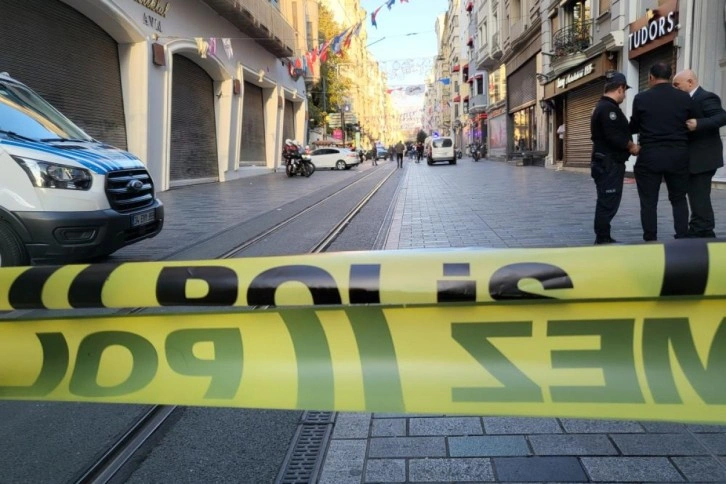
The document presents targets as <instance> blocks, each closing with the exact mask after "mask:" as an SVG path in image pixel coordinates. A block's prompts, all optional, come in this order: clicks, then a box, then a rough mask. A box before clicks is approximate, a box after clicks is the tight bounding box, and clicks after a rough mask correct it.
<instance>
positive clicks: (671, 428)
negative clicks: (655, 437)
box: [640, 422, 688, 434]
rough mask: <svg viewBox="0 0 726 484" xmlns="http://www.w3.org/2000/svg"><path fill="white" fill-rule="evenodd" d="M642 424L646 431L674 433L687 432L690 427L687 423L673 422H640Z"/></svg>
mask: <svg viewBox="0 0 726 484" xmlns="http://www.w3.org/2000/svg"><path fill="white" fill-rule="evenodd" d="M640 425H642V426H643V428H644V429H645V430H646V432H653V433H663V434H674V433H676V432H686V431H687V430H688V427H686V425H685V424H680V423H671V422H640Z"/></svg>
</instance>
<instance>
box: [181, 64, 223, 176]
mask: <svg viewBox="0 0 726 484" xmlns="http://www.w3.org/2000/svg"><path fill="white" fill-rule="evenodd" d="M169 177H170V179H171V181H178V180H194V179H199V178H218V177H219V165H218V161H217V130H216V122H215V117H214V82H213V81H212V78H211V77H209V74H207V73H206V71H205V70H204V69H202V68H201V67H199V66H198V65H197V64H195V63H194V62H193V61H191V60H189V59H187V58H186V57H184V56H181V55H179V54H174V61H173V71H172V87H171V166H170V168H169Z"/></svg>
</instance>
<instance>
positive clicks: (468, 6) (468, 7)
mask: <svg viewBox="0 0 726 484" xmlns="http://www.w3.org/2000/svg"><path fill="white" fill-rule="evenodd" d="M473 9H474V0H469V3H467V4H466V11H467V12H471V11H472V10H473Z"/></svg>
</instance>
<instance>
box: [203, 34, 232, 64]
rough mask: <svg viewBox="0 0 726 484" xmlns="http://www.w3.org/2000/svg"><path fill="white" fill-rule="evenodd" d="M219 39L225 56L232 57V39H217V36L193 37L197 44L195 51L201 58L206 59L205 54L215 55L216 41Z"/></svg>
mask: <svg viewBox="0 0 726 484" xmlns="http://www.w3.org/2000/svg"><path fill="white" fill-rule="evenodd" d="M218 40H220V41H221V43H222V48H223V49H224V53H225V54H227V58H228V59H231V58H232V57H234V50H233V49H232V40H231V39H228V38H222V39H218V38H217V37H209V38H204V37H194V42H195V43H196V44H197V52H198V53H199V56H200V57H201V58H202V59H206V58H207V55H217V41H218Z"/></svg>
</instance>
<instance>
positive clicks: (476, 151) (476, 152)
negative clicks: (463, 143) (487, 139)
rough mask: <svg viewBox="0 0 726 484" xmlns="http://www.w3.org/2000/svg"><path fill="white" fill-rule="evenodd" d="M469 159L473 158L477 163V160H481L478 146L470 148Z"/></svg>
mask: <svg viewBox="0 0 726 484" xmlns="http://www.w3.org/2000/svg"><path fill="white" fill-rule="evenodd" d="M471 157H472V158H474V161H479V158H481V154H480V151H479V145H477V144H474V145H472V146H471Z"/></svg>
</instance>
